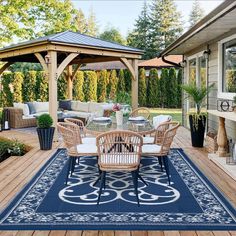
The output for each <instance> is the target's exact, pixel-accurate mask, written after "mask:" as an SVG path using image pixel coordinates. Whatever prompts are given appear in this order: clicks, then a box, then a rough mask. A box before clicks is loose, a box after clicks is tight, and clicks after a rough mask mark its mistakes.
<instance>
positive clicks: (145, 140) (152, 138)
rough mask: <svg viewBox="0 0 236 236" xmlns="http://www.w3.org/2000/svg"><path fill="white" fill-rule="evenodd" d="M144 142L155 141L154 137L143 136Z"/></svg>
mask: <svg viewBox="0 0 236 236" xmlns="http://www.w3.org/2000/svg"><path fill="white" fill-rule="evenodd" d="M143 143H144V144H148V143H154V137H149V136H147V137H143Z"/></svg>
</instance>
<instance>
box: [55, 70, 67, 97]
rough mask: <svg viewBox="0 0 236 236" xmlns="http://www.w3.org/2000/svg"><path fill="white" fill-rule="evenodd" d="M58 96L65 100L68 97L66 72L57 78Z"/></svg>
mask: <svg viewBox="0 0 236 236" xmlns="http://www.w3.org/2000/svg"><path fill="white" fill-rule="evenodd" d="M57 98H58V100H65V99H66V98H67V81H66V77H65V74H64V73H62V74H61V75H60V77H59V78H58V80H57Z"/></svg>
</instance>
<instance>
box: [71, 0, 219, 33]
mask: <svg viewBox="0 0 236 236" xmlns="http://www.w3.org/2000/svg"><path fill="white" fill-rule="evenodd" d="M72 2H73V4H74V5H75V7H76V8H81V9H82V11H83V12H84V14H85V15H86V16H87V15H88V12H89V10H90V9H91V8H93V11H94V13H95V15H96V18H97V23H98V25H99V28H100V32H101V31H103V30H104V29H105V28H106V27H107V26H109V25H111V26H114V27H116V28H118V29H119V30H120V32H121V33H122V35H123V36H126V35H127V33H128V31H129V30H130V31H131V30H132V29H133V25H134V23H135V19H137V17H138V15H139V14H140V12H141V9H142V6H143V0H139V1H137V0H110V1H109V0H93V1H92V0H72ZM147 2H151V0H147ZM222 2H223V1H222V0H208V1H203V0H202V1H200V3H201V5H202V7H203V8H204V10H205V13H209V12H210V11H212V10H213V9H214V8H215V7H217V6H218V5H219V4H220V3H222ZM175 3H176V5H177V8H178V10H179V11H180V12H181V13H182V17H183V21H184V22H187V21H188V15H189V12H190V11H191V8H192V3H193V1H191V0H185V1H183V0H178V1H175ZM187 26H188V25H187V23H186V24H185V27H186V28H187Z"/></svg>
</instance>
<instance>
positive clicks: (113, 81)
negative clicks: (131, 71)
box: [109, 70, 117, 100]
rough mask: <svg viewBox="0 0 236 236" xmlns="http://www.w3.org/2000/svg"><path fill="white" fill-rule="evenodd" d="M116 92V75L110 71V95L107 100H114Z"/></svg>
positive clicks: (113, 71)
mask: <svg viewBox="0 0 236 236" xmlns="http://www.w3.org/2000/svg"><path fill="white" fill-rule="evenodd" d="M116 90H117V75H116V71H115V70H112V71H111V76H110V94H109V98H110V99H111V100H115V98H116Z"/></svg>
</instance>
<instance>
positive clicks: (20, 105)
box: [13, 102, 30, 116]
mask: <svg viewBox="0 0 236 236" xmlns="http://www.w3.org/2000/svg"><path fill="white" fill-rule="evenodd" d="M13 107H15V108H18V109H22V110H23V115H24V116H29V114H30V111H29V106H28V105H27V104H24V103H20V102H18V103H16V102H14V103H13Z"/></svg>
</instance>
